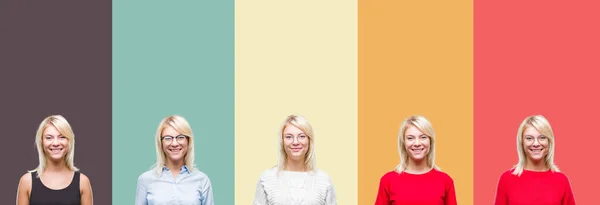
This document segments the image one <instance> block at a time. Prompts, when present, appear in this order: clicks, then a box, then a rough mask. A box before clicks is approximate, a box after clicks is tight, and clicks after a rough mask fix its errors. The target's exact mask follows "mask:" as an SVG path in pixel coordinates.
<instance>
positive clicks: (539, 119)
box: [512, 115, 560, 176]
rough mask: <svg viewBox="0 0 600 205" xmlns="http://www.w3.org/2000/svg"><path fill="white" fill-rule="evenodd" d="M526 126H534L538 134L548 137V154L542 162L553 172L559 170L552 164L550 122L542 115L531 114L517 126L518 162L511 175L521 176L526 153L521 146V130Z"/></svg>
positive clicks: (552, 140) (552, 143)
mask: <svg viewBox="0 0 600 205" xmlns="http://www.w3.org/2000/svg"><path fill="white" fill-rule="evenodd" d="M527 127H533V128H535V129H536V130H537V131H538V132H540V134H542V135H544V136H546V137H547V138H548V147H547V148H546V149H548V154H547V155H546V157H545V158H544V163H545V164H546V168H549V169H550V170H552V171H553V172H560V170H559V169H558V167H557V166H556V165H555V164H554V132H552V127H550V123H549V122H548V120H546V118H545V117H544V116H542V115H533V116H529V117H527V118H525V120H523V122H522V123H521V126H519V131H518V132H517V153H518V155H519V162H518V163H517V164H516V165H515V166H514V167H513V169H514V170H513V172H512V174H513V175H517V176H521V174H522V173H523V169H524V168H525V164H526V163H527V153H525V147H523V132H525V129H527Z"/></svg>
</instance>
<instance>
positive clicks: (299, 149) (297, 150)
mask: <svg viewBox="0 0 600 205" xmlns="http://www.w3.org/2000/svg"><path fill="white" fill-rule="evenodd" d="M301 150H302V148H292V151H294V152H299V151H301Z"/></svg>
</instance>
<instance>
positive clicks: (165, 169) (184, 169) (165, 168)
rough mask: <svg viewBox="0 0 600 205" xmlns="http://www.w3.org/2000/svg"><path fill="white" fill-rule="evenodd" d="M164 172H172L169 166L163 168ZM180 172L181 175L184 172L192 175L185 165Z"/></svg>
mask: <svg viewBox="0 0 600 205" xmlns="http://www.w3.org/2000/svg"><path fill="white" fill-rule="evenodd" d="M162 170H163V172H165V171H167V172H168V171H171V170H170V169H169V168H168V167H167V166H163V168H162ZM179 172H180V173H182V172H187V173H190V170H189V169H188V167H187V165H183V166H182V167H181V169H180V170H179Z"/></svg>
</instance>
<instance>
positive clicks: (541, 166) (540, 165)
mask: <svg viewBox="0 0 600 205" xmlns="http://www.w3.org/2000/svg"><path fill="white" fill-rule="evenodd" d="M523 169H525V170H529V171H536V172H542V171H548V169H549V167H548V166H546V163H545V162H544V160H538V161H532V160H529V159H527V162H526V163H525V167H524V168H523Z"/></svg>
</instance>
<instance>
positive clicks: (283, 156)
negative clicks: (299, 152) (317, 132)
mask: <svg viewBox="0 0 600 205" xmlns="http://www.w3.org/2000/svg"><path fill="white" fill-rule="evenodd" d="M290 125H291V126H294V127H297V128H298V129H300V130H301V131H302V132H303V133H304V134H305V135H306V136H307V137H308V140H309V141H308V151H307V152H306V155H305V156H304V166H305V167H306V171H308V172H313V171H314V170H315V169H316V160H315V141H314V132H313V128H312V126H310V124H309V123H308V121H307V120H306V119H305V118H304V117H302V116H296V115H290V116H288V117H287V118H286V119H285V121H284V122H283V125H282V126H281V130H280V133H279V162H278V163H277V168H278V170H279V171H281V170H283V169H285V165H286V163H287V160H288V158H287V157H288V156H287V153H286V152H285V147H284V145H283V135H284V133H283V131H284V130H285V128H286V127H287V126H290Z"/></svg>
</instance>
